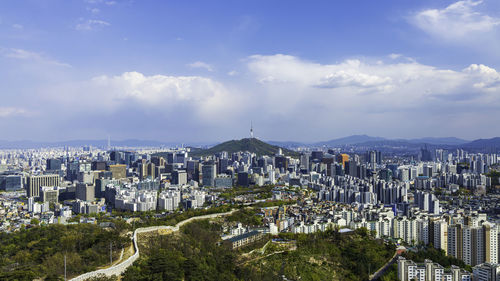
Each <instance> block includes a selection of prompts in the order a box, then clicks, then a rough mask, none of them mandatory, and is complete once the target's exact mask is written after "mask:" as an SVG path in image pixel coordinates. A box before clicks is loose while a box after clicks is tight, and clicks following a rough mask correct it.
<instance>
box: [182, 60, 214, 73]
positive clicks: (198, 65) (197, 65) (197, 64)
mask: <svg viewBox="0 0 500 281" xmlns="http://www.w3.org/2000/svg"><path fill="white" fill-rule="evenodd" d="M188 66H189V67H191V68H203V69H205V70H207V71H210V72H211V71H214V69H213V67H212V66H211V65H210V64H208V63H206V62H202V61H195V62H193V63H190V64H188Z"/></svg>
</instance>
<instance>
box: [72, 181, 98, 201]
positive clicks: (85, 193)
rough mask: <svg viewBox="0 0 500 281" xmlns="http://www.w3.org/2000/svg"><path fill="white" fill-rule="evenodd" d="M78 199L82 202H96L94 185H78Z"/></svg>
mask: <svg viewBox="0 0 500 281" xmlns="http://www.w3.org/2000/svg"><path fill="white" fill-rule="evenodd" d="M76 199H80V200H82V201H88V202H91V201H94V200H95V186H94V185H93V184H85V183H78V184H76Z"/></svg>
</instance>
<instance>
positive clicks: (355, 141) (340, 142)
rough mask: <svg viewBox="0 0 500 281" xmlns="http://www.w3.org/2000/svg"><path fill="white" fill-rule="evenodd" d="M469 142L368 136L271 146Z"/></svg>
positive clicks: (464, 141)
mask: <svg viewBox="0 0 500 281" xmlns="http://www.w3.org/2000/svg"><path fill="white" fill-rule="evenodd" d="M468 142H469V141H467V140H463V139H459V138H455V137H445V138H431V137H429V138H419V139H387V138H383V137H372V136H368V135H352V136H348V137H343V138H338V139H332V140H328V141H321V142H316V143H300V142H288V141H283V142H280V141H269V143H270V144H273V145H279V146H283V147H291V148H293V147H301V146H311V147H321V146H327V147H339V146H344V145H356V144H368V143H387V144H389V143H392V144H398V143H400V144H402V143H404V144H406V143H413V144H431V145H461V144H466V143H468Z"/></svg>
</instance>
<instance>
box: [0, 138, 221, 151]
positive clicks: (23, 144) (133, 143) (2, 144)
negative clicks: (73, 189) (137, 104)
mask: <svg viewBox="0 0 500 281" xmlns="http://www.w3.org/2000/svg"><path fill="white" fill-rule="evenodd" d="M107 145H108V141H107V140H69V141H58V142H35V141H26V140H23V141H5V140H0V149H29V148H40V147H64V146H70V147H80V146H93V147H107ZM182 145H184V146H188V145H189V146H200V147H206V146H209V145H213V143H186V144H183V143H180V142H161V141H152V140H138V139H127V140H111V147H180V146H182Z"/></svg>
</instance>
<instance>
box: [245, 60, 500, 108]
mask: <svg viewBox="0 0 500 281" xmlns="http://www.w3.org/2000/svg"><path fill="white" fill-rule="evenodd" d="M248 67H249V69H250V71H251V73H253V74H254V75H255V80H256V81H258V82H260V83H263V85H264V86H265V88H266V89H267V91H266V93H265V95H266V96H265V97H263V98H262V99H269V100H272V101H274V102H275V103H279V104H280V105H281V106H282V107H283V111H282V112H283V114H285V113H286V112H287V111H292V112H294V110H298V111H300V107H301V106H303V105H304V104H309V105H310V106H315V107H328V106H331V107H335V105H337V104H342V105H343V106H344V107H345V108H349V109H350V110H354V111H357V110H359V111H361V112H377V111H380V110H401V109H402V108H412V109H421V111H425V110H426V107H427V106H429V105H432V106H434V105H436V103H439V102H443V103H447V106H453V105H456V104H459V103H462V101H463V100H467V101H468V102H469V104H470V108H471V109H472V108H476V109H477V108H478V106H491V105H492V103H494V104H497V105H500V95H498V94H495V91H499V90H500V83H499V81H500V75H499V73H498V72H497V71H496V70H495V69H493V68H490V67H487V66H484V65H474V64H473V65H470V66H469V67H467V68H465V69H464V70H459V71H455V70H450V69H439V68H436V67H433V66H429V65H424V64H420V63H418V62H415V61H408V62H404V63H402V62H397V63H386V62H383V61H379V60H377V61H374V62H371V61H367V60H364V61H362V60H357V59H351V60H345V61H343V62H340V63H337V64H318V63H314V62H310V61H305V60H302V59H300V58H297V57H294V56H288V55H273V56H260V55H257V56H252V57H250V58H249V61H248ZM316 112H317V111H315V113H316ZM326 113H327V112H326Z"/></svg>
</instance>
